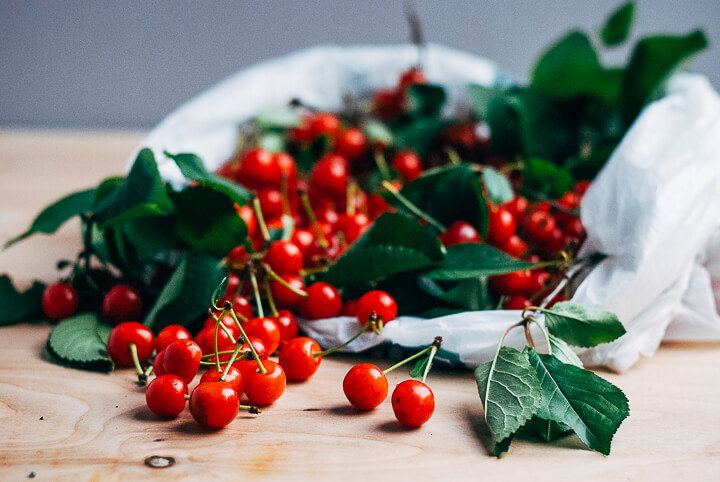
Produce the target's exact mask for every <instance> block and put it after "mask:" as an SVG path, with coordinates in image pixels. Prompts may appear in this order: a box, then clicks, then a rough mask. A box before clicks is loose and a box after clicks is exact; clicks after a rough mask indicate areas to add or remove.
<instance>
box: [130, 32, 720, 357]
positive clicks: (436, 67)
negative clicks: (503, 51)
mask: <svg viewBox="0 0 720 482" xmlns="http://www.w3.org/2000/svg"><path fill="white" fill-rule="evenodd" d="M417 55H418V52H417V49H416V48H415V47H414V46H376V47H337V46H321V47H315V48H311V49H307V50H303V51H300V52H297V53H294V54H290V55H287V56H284V57H280V58H278V59H274V60H270V61H267V62H263V63H261V64H258V65H256V66H254V67H251V68H248V69H245V70H243V71H241V72H239V73H237V74H235V75H233V76H232V77H230V78H228V79H226V80H225V81H223V82H221V83H220V84H218V85H216V86H215V87H212V88H210V89H209V90H208V91H206V92H204V93H203V94H200V95H199V96H197V97H196V98H194V99H192V100H191V101H189V102H188V103H186V104H184V105H183V106H181V107H180V108H178V109H177V110H176V111H175V112H173V113H171V114H170V115H169V116H168V117H167V118H166V119H164V120H163V121H162V122H161V123H160V124H159V125H158V126H157V127H156V128H155V129H153V130H152V131H151V132H150V134H149V135H148V136H147V138H146V139H145V140H144V141H143V142H142V143H141V145H140V146H139V147H138V149H140V148H142V147H149V148H151V149H152V150H153V151H154V152H155V154H156V157H157V158H158V159H162V158H163V156H162V152H163V151H164V150H167V151H169V152H172V153H179V152H192V153H195V154H197V155H199V156H200V157H201V158H202V159H203V160H204V162H205V164H206V166H207V167H208V168H209V169H211V170H212V169H216V168H217V167H219V166H220V165H221V164H222V163H223V162H224V161H225V160H227V159H228V158H229V157H230V156H231V155H232V153H233V151H234V149H235V146H236V138H237V133H238V126H239V125H240V124H241V123H242V122H244V121H247V120H248V119H251V118H252V117H253V116H254V115H255V114H257V113H258V112H260V111H262V110H263V109H265V108H268V107H273V106H279V105H284V104H286V103H287V102H289V101H290V100H291V99H292V98H299V99H302V100H303V102H305V103H307V104H309V105H313V106H315V107H317V108H319V109H323V110H337V109H340V108H341V107H342V100H343V95H344V94H347V93H350V94H363V93H367V92H369V91H371V90H373V89H376V88H378V87H383V86H390V85H393V84H394V83H395V82H396V79H397V77H398V75H399V73H400V72H402V71H403V70H405V69H407V68H408V67H410V66H411V65H413V64H414V63H415V62H416V61H417V58H418V57H417ZM423 66H424V69H425V72H426V75H427V77H428V78H429V79H430V80H431V81H432V82H435V83H439V84H442V85H444V86H445V87H446V88H447V91H448V106H447V107H446V108H447V112H448V113H450V112H453V111H455V110H456V109H462V108H467V106H468V104H469V99H468V98H467V93H466V86H467V84H469V83H478V84H482V85H498V84H503V85H504V84H507V83H508V82H509V77H508V76H507V75H506V74H505V73H504V72H503V71H502V70H501V69H499V68H498V67H497V66H496V65H495V64H493V63H492V62H490V61H488V60H486V59H483V58H479V57H476V56H473V55H470V54H467V53H463V52H460V51H457V50H453V49H450V48H447V47H442V46H439V45H429V46H428V47H427V50H426V52H425V54H424V57H423ZM667 91H668V93H667V96H666V97H664V98H663V99H661V100H659V101H656V102H654V103H653V104H651V105H649V106H648V107H647V108H646V109H645V110H644V111H643V112H642V113H641V115H640V117H639V118H638V119H637V120H636V122H635V123H634V124H633V126H632V127H631V129H630V130H629V132H628V133H627V134H626V136H625V138H624V139H623V141H622V142H621V144H620V145H619V146H618V147H617V149H616V150H615V152H614V153H613V155H612V156H611V158H610V160H609V161H608V163H607V165H606V166H605V167H604V168H603V170H602V171H601V172H600V174H599V175H598V177H597V178H596V179H595V181H594V182H593V184H592V186H591V187H590V189H589V190H588V192H587V194H586V196H585V198H584V200H583V204H582V208H581V217H582V221H583V224H584V226H585V228H586V230H587V233H588V240H587V242H586V243H585V245H584V246H583V248H582V250H581V256H583V255H588V254H591V253H593V252H602V253H604V254H606V255H607V257H606V258H605V259H604V260H603V261H601V262H600V263H599V264H598V265H597V266H595V267H594V268H593V269H592V270H591V271H590V272H589V274H588V275H587V276H586V277H585V278H584V279H583V281H582V282H580V284H579V286H577V289H576V291H575V294H574V296H573V298H572V299H573V301H576V302H580V303H586V304H591V305H594V306H599V307H602V308H603V309H606V310H609V311H612V312H614V313H616V314H617V315H618V317H619V318H620V320H621V321H622V322H623V324H624V326H625V328H626V330H627V334H626V335H624V336H623V337H621V338H620V339H618V340H616V341H615V342H612V343H608V344H604V345H600V346H597V347H595V348H592V349H587V350H584V351H581V353H580V355H581V358H582V359H583V361H584V362H585V363H586V364H587V365H591V366H593V365H604V366H606V367H608V368H610V369H613V370H615V371H624V370H627V369H628V368H630V367H631V366H632V365H633V364H634V363H635V362H637V360H638V359H639V357H640V356H651V355H652V354H653V353H654V352H655V350H656V349H657V348H658V346H659V344H660V342H661V341H662V340H664V339H665V340H720V315H718V309H719V306H720V97H718V94H717V93H716V92H715V91H714V90H713V88H712V87H711V86H710V84H709V82H708V81H707V79H706V78H704V77H702V76H699V75H690V74H682V75H677V76H676V77H674V78H673V79H672V80H671V82H670V83H669V85H668V88H667ZM133 158H134V156H133ZM160 172H161V175H162V176H163V177H164V178H165V179H168V180H169V181H170V182H172V183H173V184H174V185H175V186H182V185H183V183H184V180H183V178H182V175H181V174H180V172H179V170H178V169H177V167H176V166H175V165H174V163H172V162H170V161H164V162H161V165H160ZM519 316H520V312H519V311H508V310H504V311H476V312H466V313H459V314H455V315H450V316H444V317H440V318H434V319H420V318H413V317H400V318H398V319H396V320H393V321H391V322H389V323H388V324H387V325H386V326H385V328H384V330H383V331H382V334H381V335H375V334H374V333H370V332H368V333H365V334H363V335H362V336H361V337H360V338H358V339H357V340H355V341H354V342H353V343H351V344H350V345H349V346H348V347H347V348H346V350H347V351H353V352H358V351H362V350H366V349H368V348H371V347H373V346H376V345H379V344H381V343H392V344H397V345H400V346H403V347H419V346H426V345H428V344H430V343H431V342H432V340H433V338H434V337H435V336H438V335H439V336H442V337H443V345H442V347H443V349H442V353H443V354H444V355H443V357H444V358H446V359H447V360H450V361H451V362H452V361H454V362H459V363H461V364H464V365H466V366H468V367H471V368H472V367H475V366H477V365H479V364H481V363H484V362H486V361H488V360H491V359H492V357H493V356H494V354H495V351H496V349H497V343H498V340H499V338H500V337H501V336H502V334H503V333H504V332H505V330H506V329H507V328H508V327H509V326H510V325H511V324H513V323H515V322H517V321H518V320H519ZM540 321H542V317H540ZM301 325H302V328H303V330H304V331H305V332H306V333H307V334H308V336H311V337H313V338H315V339H316V340H317V341H318V343H319V344H320V345H321V346H323V347H329V346H334V345H336V344H338V343H339V342H341V341H344V340H347V339H348V338H350V337H351V336H352V335H354V334H355V333H356V331H357V329H358V328H359V325H358V322H357V320H356V319H354V318H348V317H338V318H331V319H325V320H316V321H305V320H301ZM541 339H542V336H540V334H539V333H538V336H536V340H538V341H540V340H541ZM506 343H507V344H508V345H510V346H515V347H517V348H520V347H522V346H523V344H524V336H523V334H522V333H519V332H517V331H516V332H511V334H510V335H509V336H508V338H507V339H506ZM539 344H541V343H539Z"/></svg>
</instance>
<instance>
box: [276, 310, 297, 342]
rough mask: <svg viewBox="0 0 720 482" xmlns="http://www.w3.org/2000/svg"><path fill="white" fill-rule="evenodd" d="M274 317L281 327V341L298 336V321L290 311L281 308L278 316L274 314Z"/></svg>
mask: <svg viewBox="0 0 720 482" xmlns="http://www.w3.org/2000/svg"><path fill="white" fill-rule="evenodd" d="M272 319H273V321H274V322H275V323H276V324H277V326H278V328H280V343H283V342H286V341H290V340H291V339H293V338H295V337H296V336H298V322H297V319H295V315H293V314H292V313H291V312H290V311H288V310H279V311H278V314H277V316H273V317H272Z"/></svg>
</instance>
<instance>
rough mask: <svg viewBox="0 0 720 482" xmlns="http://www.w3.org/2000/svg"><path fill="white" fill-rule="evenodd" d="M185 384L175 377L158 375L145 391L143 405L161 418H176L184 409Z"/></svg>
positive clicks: (186, 390)
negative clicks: (145, 404)
mask: <svg viewBox="0 0 720 482" xmlns="http://www.w3.org/2000/svg"><path fill="white" fill-rule="evenodd" d="M187 393H188V387H187V384H186V383H185V382H184V381H183V379H182V378H180V377H177V376H175V375H160V376H158V377H156V378H154V379H153V381H151V382H150V384H149V385H148V387H147V389H146V390H145V403H147V406H148V408H149V409H150V411H151V412H152V413H154V414H156V415H160V416H161V417H177V416H178V415H180V413H182V411H183V410H184V409H185V395H187Z"/></svg>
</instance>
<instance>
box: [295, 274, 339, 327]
mask: <svg viewBox="0 0 720 482" xmlns="http://www.w3.org/2000/svg"><path fill="white" fill-rule="evenodd" d="M307 294H308V296H307V298H305V299H304V300H303V302H302V315H303V316H304V317H305V318H307V319H309V320H319V319H322V318H333V317H335V316H338V315H339V314H340V310H341V309H342V298H341V297H340V292H338V290H337V289H335V287H334V286H332V285H330V284H328V283H323V282H318V283H314V284H312V285H310V287H309V288H308V289H307Z"/></svg>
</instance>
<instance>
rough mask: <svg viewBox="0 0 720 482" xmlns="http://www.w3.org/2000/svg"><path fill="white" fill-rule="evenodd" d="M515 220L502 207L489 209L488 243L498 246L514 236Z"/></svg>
mask: <svg viewBox="0 0 720 482" xmlns="http://www.w3.org/2000/svg"><path fill="white" fill-rule="evenodd" d="M515 228H516V226H515V218H514V217H513V215H512V214H510V211H508V210H506V209H504V208H502V207H493V208H491V209H490V217H489V221H488V241H489V242H491V243H492V244H494V245H496V246H497V245H498V244H500V243H502V242H503V241H505V240H506V239H508V238H509V237H510V236H512V235H513V234H515Z"/></svg>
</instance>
